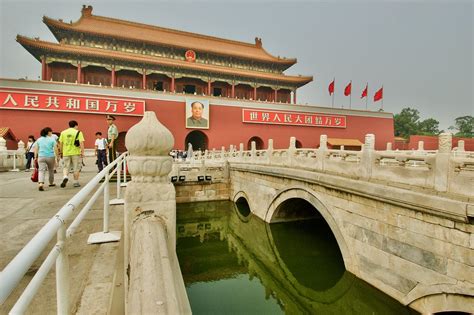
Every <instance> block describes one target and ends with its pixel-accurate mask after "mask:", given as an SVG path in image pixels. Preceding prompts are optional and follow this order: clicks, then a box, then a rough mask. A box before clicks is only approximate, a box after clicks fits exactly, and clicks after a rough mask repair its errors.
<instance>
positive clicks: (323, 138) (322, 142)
mask: <svg viewBox="0 0 474 315" xmlns="http://www.w3.org/2000/svg"><path fill="white" fill-rule="evenodd" d="M327 148H328V136H327V135H320V136H319V149H321V150H327Z"/></svg>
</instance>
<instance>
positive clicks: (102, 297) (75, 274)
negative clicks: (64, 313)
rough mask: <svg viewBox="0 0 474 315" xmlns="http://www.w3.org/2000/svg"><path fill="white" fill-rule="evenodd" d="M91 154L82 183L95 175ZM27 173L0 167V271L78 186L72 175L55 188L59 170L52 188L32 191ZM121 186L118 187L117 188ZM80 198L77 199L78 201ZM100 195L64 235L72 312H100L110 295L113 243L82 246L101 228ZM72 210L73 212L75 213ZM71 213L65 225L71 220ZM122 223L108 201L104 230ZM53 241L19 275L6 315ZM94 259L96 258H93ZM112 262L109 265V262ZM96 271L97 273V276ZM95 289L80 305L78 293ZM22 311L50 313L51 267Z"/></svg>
mask: <svg viewBox="0 0 474 315" xmlns="http://www.w3.org/2000/svg"><path fill="white" fill-rule="evenodd" d="M94 162H95V158H94V157H86V158H85V164H86V166H84V167H83V170H82V172H81V177H80V180H79V181H80V183H81V185H82V187H84V185H85V184H86V183H87V182H88V181H89V180H90V179H91V178H93V177H94V176H95V175H96V174H97V167H96V165H95V163H94ZM30 176H31V172H24V171H20V172H0V243H1V244H2V249H1V251H0V270H3V268H5V266H6V265H7V264H8V263H9V262H10V261H11V260H12V259H13V258H14V257H15V255H16V254H17V253H18V252H19V251H20V250H21V249H22V248H23V247H24V246H25V245H26V244H27V243H28V241H29V240H31V238H32V237H33V236H34V235H35V234H36V233H37V232H38V231H39V230H40V229H41V228H42V227H43V225H44V224H45V223H46V222H48V220H49V219H50V218H52V217H53V216H54V215H55V214H56V212H58V211H59V209H60V208H61V207H62V206H63V205H64V204H65V203H66V202H67V201H68V200H69V199H70V198H71V197H72V196H74V195H75V194H76V193H77V192H79V190H80V189H81V188H73V187H72V176H70V180H69V182H68V185H67V186H66V188H60V187H59V184H60V183H61V180H62V173H61V171H60V170H58V173H57V174H56V175H55V183H56V185H57V186H56V187H47V186H46V187H45V191H43V192H40V191H38V186H37V184H36V183H33V182H31V180H30ZM115 187H116V186H115V183H111V184H110V194H111V196H110V198H111V199H112V198H114V197H115V193H116V188H115ZM122 191H124V190H122ZM84 204H85V203H83V205H84ZM102 209H103V198H102V197H100V198H99V199H98V200H97V202H96V203H95V204H94V206H93V207H92V209H91V210H90V211H89V213H88V215H87V216H86V217H85V219H84V220H83V222H82V223H81V225H80V226H79V228H78V229H77V230H76V233H75V234H74V235H73V236H72V237H71V238H70V239H69V240H68V243H67V245H68V247H69V249H68V251H69V257H70V271H71V277H72V279H71V280H70V284H71V298H70V300H71V305H72V307H71V311H72V313H76V312H80V310H81V309H82V310H83V311H82V313H89V314H90V313H93V312H96V313H102V314H103V313H106V308H107V307H108V304H109V300H110V296H109V295H110V288H111V285H112V279H113V276H114V270H115V268H114V267H115V256H116V255H115V254H116V252H117V249H118V243H109V244H102V245H87V238H88V237H89V234H91V233H95V232H100V231H101V230H102V222H103V221H102V217H103V210H102ZM77 213H78V211H77V212H75V213H74V216H75V215H77ZM73 219H74V218H71V219H70V220H69V221H68V222H67V226H69V224H70V223H71V222H72V220H73ZM122 227H123V206H110V230H119V231H121V230H122ZM55 243H56V238H54V239H53V240H52V241H51V242H50V244H49V245H48V248H47V250H45V251H44V252H43V254H42V255H41V256H40V259H38V260H37V261H36V262H35V263H34V264H33V265H32V266H31V268H30V270H29V271H28V272H27V274H26V275H25V277H24V279H23V280H22V282H21V283H20V285H19V287H18V288H17V289H16V290H14V291H13V293H12V294H11V295H10V297H9V298H8V299H7V301H6V302H5V303H4V305H1V306H0V314H7V313H8V311H9V310H10V309H11V308H12V307H13V305H14V302H15V301H16V299H17V298H18V297H19V296H20V294H21V292H22V291H23V288H25V287H26V285H27V284H28V282H29V280H30V279H31V278H32V277H33V276H34V274H35V272H36V270H37V269H38V268H39V266H40V265H41V263H42V262H43V260H44V258H45V257H46V256H47V255H48V253H49V251H50V250H51V248H52V247H53V246H54V244H55ZM97 260H98V261H99V262H97ZM111 265H112V266H111ZM97 275H100V277H98V276H97ZM98 289H101V291H100V292H97V291H96V294H95V295H96V297H95V300H96V302H95V303H91V304H95V306H94V307H95V308H96V309H95V310H92V309H91V308H90V305H81V297H82V296H83V295H88V296H90V295H91V294H90V291H91V290H98ZM84 310H86V311H84ZM27 313H28V314H56V282H55V268H54V267H53V268H52V269H51V271H50V273H49V274H48V276H47V278H46V280H45V282H44V283H43V285H42V287H41V288H40V290H39V292H38V294H37V295H36V297H35V298H34V299H33V301H32V303H31V305H30V307H29V309H28V312H27Z"/></svg>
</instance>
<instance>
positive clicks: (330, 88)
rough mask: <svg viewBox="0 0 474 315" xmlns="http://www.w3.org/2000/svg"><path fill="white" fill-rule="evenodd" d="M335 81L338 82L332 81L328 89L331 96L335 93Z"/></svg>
mask: <svg viewBox="0 0 474 315" xmlns="http://www.w3.org/2000/svg"><path fill="white" fill-rule="evenodd" d="M334 81H336V79H334V80H332V82H331V83H329V87H328V91H329V95H332V94H333V93H334Z"/></svg>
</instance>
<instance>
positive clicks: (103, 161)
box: [95, 131, 108, 172]
mask: <svg viewBox="0 0 474 315" xmlns="http://www.w3.org/2000/svg"><path fill="white" fill-rule="evenodd" d="M95 137H96V139H95V156H97V162H96V164H97V167H98V168H99V172H100V171H102V170H103V169H104V167H106V166H107V151H108V143H107V139H105V138H102V132H100V131H97V132H96V133H95Z"/></svg>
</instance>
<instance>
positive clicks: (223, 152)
mask: <svg viewBox="0 0 474 315" xmlns="http://www.w3.org/2000/svg"><path fill="white" fill-rule="evenodd" d="M224 159H225V147H224V146H222V147H221V161H224Z"/></svg>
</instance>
